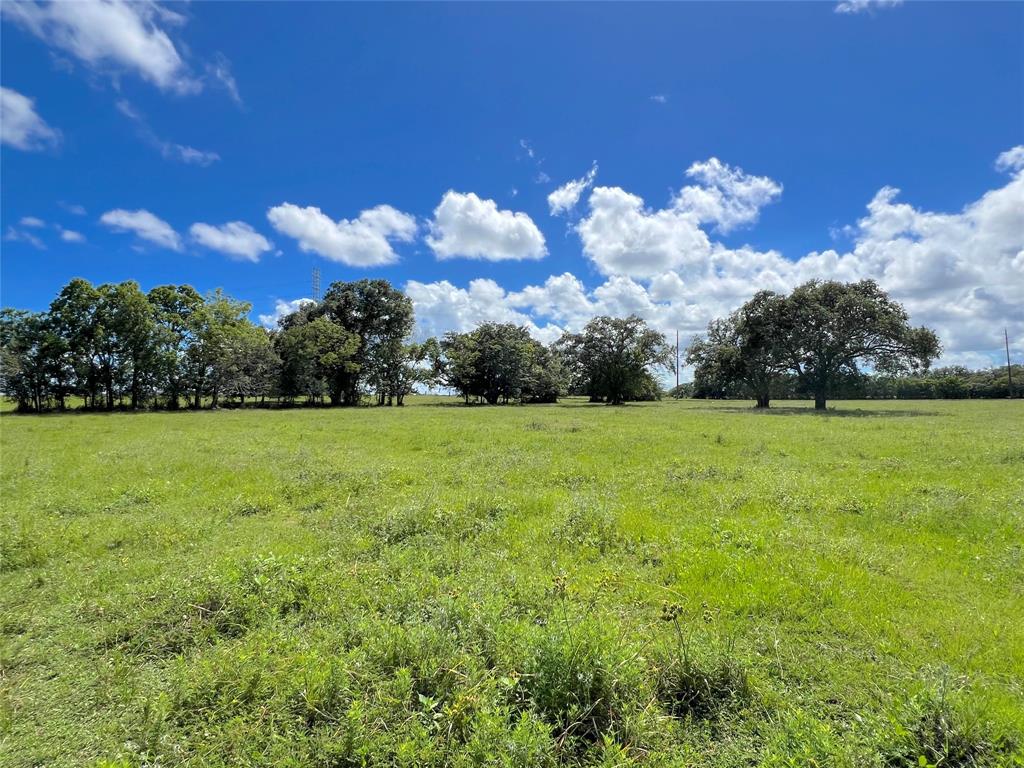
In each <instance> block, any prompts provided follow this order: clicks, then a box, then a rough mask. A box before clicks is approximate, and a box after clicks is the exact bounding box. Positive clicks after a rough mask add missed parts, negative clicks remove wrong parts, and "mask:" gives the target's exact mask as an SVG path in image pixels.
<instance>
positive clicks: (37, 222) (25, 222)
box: [21, 216, 46, 229]
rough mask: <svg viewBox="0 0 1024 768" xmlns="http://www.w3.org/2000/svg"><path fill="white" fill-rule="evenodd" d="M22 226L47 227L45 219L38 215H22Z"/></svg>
mask: <svg viewBox="0 0 1024 768" xmlns="http://www.w3.org/2000/svg"><path fill="white" fill-rule="evenodd" d="M21 226H23V227H33V228H35V229H39V228H40V227H45V226H46V222H45V221H43V220H42V219H40V218H37V217H36V216H22V217H21Z"/></svg>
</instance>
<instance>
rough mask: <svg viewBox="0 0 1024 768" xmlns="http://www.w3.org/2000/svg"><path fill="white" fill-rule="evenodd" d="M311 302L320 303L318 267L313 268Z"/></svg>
mask: <svg viewBox="0 0 1024 768" xmlns="http://www.w3.org/2000/svg"><path fill="white" fill-rule="evenodd" d="M313 301H315V302H316V303H317V304H319V303H320V267H313Z"/></svg>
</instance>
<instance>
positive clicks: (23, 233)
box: [4, 227, 46, 251]
mask: <svg viewBox="0 0 1024 768" xmlns="http://www.w3.org/2000/svg"><path fill="white" fill-rule="evenodd" d="M4 240H7V241H8V242H12V243H18V242H21V243H28V244H29V245H31V246H32V247H34V248H38V249H39V250H40V251H45V250H46V244H45V243H44V242H43V241H42V240H40V239H39V238H38V237H37V236H36V235H34V234H32V233H31V232H29V231H28V230H25V229H15V228H14V227H8V228H7V232H5V233H4Z"/></svg>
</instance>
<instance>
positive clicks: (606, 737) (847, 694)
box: [0, 397, 1024, 768]
mask: <svg viewBox="0 0 1024 768" xmlns="http://www.w3.org/2000/svg"><path fill="white" fill-rule="evenodd" d="M830 405H834V407H835V410H833V411H829V412H827V413H825V414H815V413H814V412H813V411H812V409H811V404H809V403H778V404H776V407H773V408H772V409H771V411H770V412H768V413H759V412H755V411H754V410H753V409H752V408H750V407H749V404H748V403H740V402H703V401H680V402H674V401H672V402H661V403H649V404H633V405H628V406H624V407H607V406H601V405H596V406H595V405H590V404H587V403H585V402H583V401H578V400H566V401H564V402H563V403H560V404H558V405H552V406H526V407H460V406H457V405H454V401H449V400H446V399H442V398H428V397H411V398H410V404H409V405H408V406H407V407H405V408H401V409H399V408H359V409H295V410H279V411H271V410H268V411H250V410H238V411H218V412H188V413H144V414H117V413H110V414H95V415H87V414H72V415H50V416H25V417H22V416H14V415H11V414H9V413H5V414H4V415H3V417H2V419H0V435H2V445H0V447H2V484H0V494H2V512H0V765H2V766H4V767H5V768H14V767H15V766H18V767H21V766H35V765H55V766H82V765H84V766H93V765H95V766H155V765H160V766H176V765H188V766H229V765H230V766H237V765H251V766H257V765H280V766H345V765H408V766H418V765H460V766H461V765H496V766H497V765H521V766H543V765H632V764H638V765H652V766H654V765H656V766H662V765H672V766H694V768H696V767H697V766H702V767H703V766H711V767H715V768H724V767H726V766H730V767H733V766H764V767H766V768H768V767H772V768H775V767H778V768H781V767H784V766H791V767H793V768H796V767H798V766H800V767H804V766H806V767H808V768H810V767H811V766H821V767H824V766H836V767H843V766H846V767H848V768H865V767H870V766H876V767H877V768H883V767H885V766H918V765H922V766H924V765H930V766H934V765H938V766H941V767H942V768H945V766H1021V765H1024V441H1022V438H1024V402H1020V401H1016V402H1006V401H981V402H979V401H970V402H968V401H958V402H951V401H949V402H945V401H920V402H907V401H902V402H891V401H890V402H856V403H855V402H837V403H834V404H830Z"/></svg>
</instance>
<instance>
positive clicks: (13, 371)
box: [0, 309, 60, 412]
mask: <svg viewBox="0 0 1024 768" xmlns="http://www.w3.org/2000/svg"><path fill="white" fill-rule="evenodd" d="M58 342H59V337H58V336H56V334H54V332H53V328H52V326H51V324H50V322H49V318H48V317H47V316H46V315H45V314H42V313H36V312H24V311H21V310H14V309H4V310H0V385H2V387H3V391H4V393H5V394H6V395H8V396H9V397H11V398H13V399H14V401H15V402H16V403H17V408H18V410H19V411H36V412H40V411H44V410H46V409H47V408H48V407H49V406H50V401H51V398H52V396H53V394H54V391H53V377H52V373H53V370H54V366H55V363H56V361H57V360H58V359H59V357H60V345H59V343H58Z"/></svg>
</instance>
